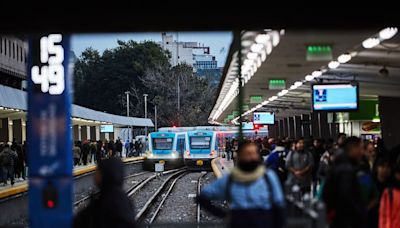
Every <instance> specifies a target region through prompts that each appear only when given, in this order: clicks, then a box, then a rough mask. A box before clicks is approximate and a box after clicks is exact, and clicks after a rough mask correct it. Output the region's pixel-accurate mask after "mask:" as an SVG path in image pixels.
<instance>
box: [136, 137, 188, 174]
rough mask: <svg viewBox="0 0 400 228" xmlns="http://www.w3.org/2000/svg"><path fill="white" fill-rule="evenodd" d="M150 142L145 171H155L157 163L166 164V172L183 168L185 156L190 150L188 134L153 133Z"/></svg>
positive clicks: (144, 163)
mask: <svg viewBox="0 0 400 228" xmlns="http://www.w3.org/2000/svg"><path fill="white" fill-rule="evenodd" d="M148 141H149V145H148V151H146V157H147V159H146V160H144V162H143V166H144V167H143V169H144V170H150V171H153V170H154V169H155V164H156V163H161V164H164V169H165V170H167V169H174V168H178V167H181V166H183V164H184V163H183V154H184V152H185V151H186V150H188V148H189V144H188V136H187V133H186V132H152V133H150V134H149V140H148Z"/></svg>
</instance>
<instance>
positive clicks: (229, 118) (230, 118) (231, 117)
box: [227, 115, 235, 120]
mask: <svg viewBox="0 0 400 228" xmlns="http://www.w3.org/2000/svg"><path fill="white" fill-rule="evenodd" d="M233 118H235V117H234V116H233V115H228V118H227V119H228V120H233Z"/></svg>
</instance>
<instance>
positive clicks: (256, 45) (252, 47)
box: [250, 44, 264, 53]
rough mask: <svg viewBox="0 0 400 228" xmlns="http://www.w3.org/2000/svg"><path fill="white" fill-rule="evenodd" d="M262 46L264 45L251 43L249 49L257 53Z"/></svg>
mask: <svg viewBox="0 0 400 228" xmlns="http://www.w3.org/2000/svg"><path fill="white" fill-rule="evenodd" d="M263 47H264V45H262V44H253V45H251V47H250V50H251V51H252V52H257V53H259V52H260V51H261V50H262V49H263Z"/></svg>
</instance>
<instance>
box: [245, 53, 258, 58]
mask: <svg viewBox="0 0 400 228" xmlns="http://www.w3.org/2000/svg"><path fill="white" fill-rule="evenodd" d="M257 56H258V53H255V52H249V53H247V58H248V59H256V58H257Z"/></svg>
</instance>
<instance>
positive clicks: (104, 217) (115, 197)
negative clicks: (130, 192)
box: [74, 157, 136, 228]
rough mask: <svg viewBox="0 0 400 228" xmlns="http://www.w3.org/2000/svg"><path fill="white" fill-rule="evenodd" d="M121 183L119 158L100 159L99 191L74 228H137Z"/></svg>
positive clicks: (96, 175) (80, 214) (121, 164)
mask: <svg viewBox="0 0 400 228" xmlns="http://www.w3.org/2000/svg"><path fill="white" fill-rule="evenodd" d="M123 180H124V165H123V162H122V161H121V159H120V158H116V157H111V158H109V159H105V160H102V161H101V162H100V163H99V164H98V166H97V170H96V173H95V182H96V185H97V186H98V188H99V189H100V192H99V194H97V195H96V196H94V197H93V198H92V201H91V202H90V203H89V205H88V206H87V207H86V208H84V209H82V210H81V211H79V212H78V214H77V215H76V217H75V219H74V227H75V228H81V227H82V228H92V227H96V228H102V227H113V228H119V227H136V224H135V219H134V218H135V213H134V209H133V205H132V204H131V200H130V199H129V198H128V196H127V195H126V193H125V191H124V189H123Z"/></svg>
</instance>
